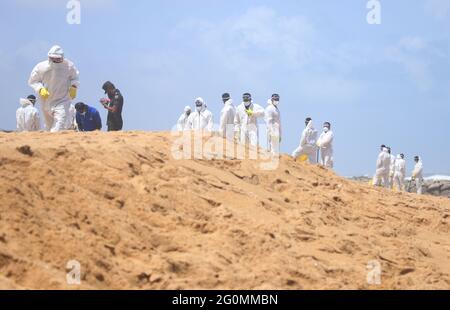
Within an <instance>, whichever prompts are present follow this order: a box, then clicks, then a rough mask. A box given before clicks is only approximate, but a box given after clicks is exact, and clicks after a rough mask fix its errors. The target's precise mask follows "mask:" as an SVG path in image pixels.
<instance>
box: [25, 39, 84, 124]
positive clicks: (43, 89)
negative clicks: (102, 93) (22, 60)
mask: <svg viewBox="0 0 450 310" xmlns="http://www.w3.org/2000/svg"><path fill="white" fill-rule="evenodd" d="M78 78H79V72H78V70H77V68H76V67H75V65H74V64H73V63H72V62H71V61H70V60H68V59H65V58H64V51H63V49H62V48H61V47H59V46H57V45H55V46H53V47H52V48H51V49H50V51H49V52H48V60H46V61H43V62H41V63H39V64H38V65H37V66H36V67H35V68H34V69H33V71H32V72H31V76H30V79H29V81H28V84H29V85H30V86H31V88H33V89H34V91H35V92H36V93H37V94H39V96H40V97H41V99H42V100H41V108H42V115H43V118H44V123H45V129H46V130H47V131H51V132H58V131H61V130H65V129H67V124H68V120H67V119H68V115H69V108H70V103H71V101H72V100H73V99H75V97H76V95H77V89H78V87H79V81H78Z"/></svg>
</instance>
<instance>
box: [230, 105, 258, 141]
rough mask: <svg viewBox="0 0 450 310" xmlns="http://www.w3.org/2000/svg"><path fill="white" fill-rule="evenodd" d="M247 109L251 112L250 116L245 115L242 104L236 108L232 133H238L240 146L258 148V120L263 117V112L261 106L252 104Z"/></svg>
mask: <svg viewBox="0 0 450 310" xmlns="http://www.w3.org/2000/svg"><path fill="white" fill-rule="evenodd" d="M248 109H249V110H252V111H253V114H252V116H249V115H248V114H247V111H246V110H247V108H246V107H245V103H244V102H243V103H241V104H240V105H239V106H238V107H237V109H236V116H235V117H234V131H235V132H237V133H238V136H239V142H240V143H241V144H244V145H247V144H250V145H251V146H258V136H259V132H258V119H260V118H263V117H264V114H265V110H264V108H263V107H262V106H260V105H258V104H256V103H253V102H252V103H251V104H250V106H249V107H248Z"/></svg>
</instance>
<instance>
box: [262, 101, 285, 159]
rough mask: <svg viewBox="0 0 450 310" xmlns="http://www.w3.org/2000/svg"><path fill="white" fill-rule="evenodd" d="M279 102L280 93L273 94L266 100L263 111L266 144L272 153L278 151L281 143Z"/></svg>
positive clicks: (277, 152)
mask: <svg viewBox="0 0 450 310" xmlns="http://www.w3.org/2000/svg"><path fill="white" fill-rule="evenodd" d="M279 104H280V95H278V94H273V95H272V97H271V98H270V99H269V100H268V101H267V108H266V111H265V120H266V126H267V144H268V150H269V152H271V153H272V154H279V153H280V143H281V133H282V131H281V113H280V109H279V108H278V106H279Z"/></svg>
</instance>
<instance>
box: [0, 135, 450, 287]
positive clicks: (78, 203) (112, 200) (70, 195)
mask: <svg viewBox="0 0 450 310" xmlns="http://www.w3.org/2000/svg"><path fill="white" fill-rule="evenodd" d="M171 145H172V138H171V136H170V134H167V133H142V132H128V133H115V134H107V133H92V134H76V133H61V134H46V133H36V134H6V133H0V197H1V198H0V288H2V289H77V288H82V289H379V288H381V289H450V238H449V233H450V200H449V199H445V198H434V197H419V196H416V195H412V194H403V193H392V192H389V191H386V190H383V189H374V188H371V187H369V186H366V185H364V184H362V185H361V184H357V183H355V182H352V181H349V180H345V179H343V178H341V177H338V176H336V175H335V174H334V173H332V172H329V171H327V170H325V169H323V168H319V167H315V166H310V165H308V164H300V163H295V162H294V161H292V160H291V159H290V158H289V157H283V158H282V160H281V163H280V167H279V168H278V169H277V170H276V171H262V170H261V169H259V167H258V162H257V161H250V160H247V161H241V160H212V161H206V160H196V161H193V160H179V161H178V160H174V159H173V158H172V156H171V153H170V149H171ZM70 260H77V261H79V262H80V264H81V273H82V284H81V286H69V285H67V283H66V273H67V270H66V264H67V262H68V261H70ZM372 260H375V261H378V262H379V263H380V264H381V269H382V275H381V285H380V286H371V285H369V284H368V283H367V280H366V279H367V273H368V270H367V264H368V262H369V261H372Z"/></svg>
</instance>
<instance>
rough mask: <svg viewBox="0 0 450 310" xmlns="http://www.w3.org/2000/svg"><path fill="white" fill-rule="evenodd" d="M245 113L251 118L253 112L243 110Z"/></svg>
mask: <svg viewBox="0 0 450 310" xmlns="http://www.w3.org/2000/svg"><path fill="white" fill-rule="evenodd" d="M245 112H247V115H248V116H250V117H252V116H253V111H252V110H245Z"/></svg>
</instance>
